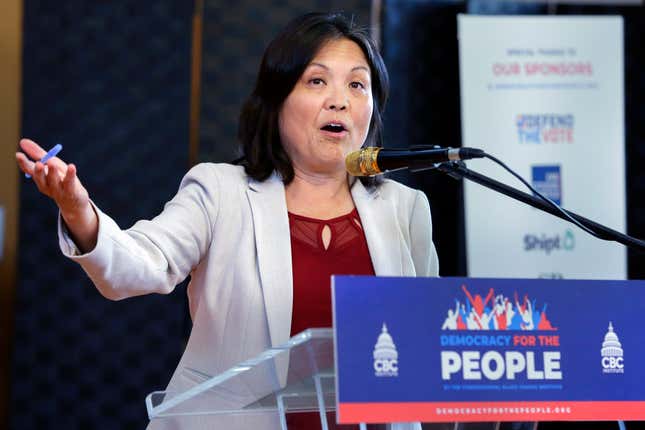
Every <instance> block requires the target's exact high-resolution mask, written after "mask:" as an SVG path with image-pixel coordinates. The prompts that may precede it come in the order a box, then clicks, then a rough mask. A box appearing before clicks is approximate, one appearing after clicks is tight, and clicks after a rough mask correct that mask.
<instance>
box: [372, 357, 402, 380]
mask: <svg viewBox="0 0 645 430" xmlns="http://www.w3.org/2000/svg"><path fill="white" fill-rule="evenodd" d="M374 370H375V371H376V374H377V375H378V376H396V375H398V373H399V361H398V360H396V359H393V360H388V359H380V360H374Z"/></svg>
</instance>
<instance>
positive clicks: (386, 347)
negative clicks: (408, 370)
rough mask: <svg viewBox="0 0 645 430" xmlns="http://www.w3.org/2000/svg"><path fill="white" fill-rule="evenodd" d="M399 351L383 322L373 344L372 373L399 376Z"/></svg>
mask: <svg viewBox="0 0 645 430" xmlns="http://www.w3.org/2000/svg"><path fill="white" fill-rule="evenodd" d="M398 359H399V353H398V352H397V351H396V345H394V341H393V340H392V336H390V333H388V332H387V326H386V325H385V323H383V328H382V329H381V334H380V335H379V337H378V340H377V341H376V345H374V374H375V375H376V376H379V377H388V376H399V361H398Z"/></svg>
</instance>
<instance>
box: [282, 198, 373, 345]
mask: <svg viewBox="0 0 645 430" xmlns="http://www.w3.org/2000/svg"><path fill="white" fill-rule="evenodd" d="M289 226H290V229H291V262H292V267H293V317H292V319H291V335H292V336H293V335H295V334H298V333H300V332H301V331H303V330H305V329H307V328H310V327H331V324H332V317H331V275H373V274H374V267H373V266H372V260H371V259H370V253H369V250H368V248H367V242H366V240H365V235H364V234H363V228H362V226H361V221H360V218H359V217H358V212H357V211H356V209H354V210H353V211H351V212H350V213H348V214H346V215H342V216H339V217H337V218H332V219H328V220H319V219H314V218H308V217H305V216H302V215H296V214H292V213H289ZM323 238H328V243H327V246H325V245H326V244H325V241H324V239H323Z"/></svg>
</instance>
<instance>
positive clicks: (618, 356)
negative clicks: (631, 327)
mask: <svg viewBox="0 0 645 430" xmlns="http://www.w3.org/2000/svg"><path fill="white" fill-rule="evenodd" d="M624 354H625V352H624V351H623V345H622V344H621V343H620V340H619V339H618V334H617V333H616V331H615V330H614V325H613V324H612V323H611V322H610V323H609V328H608V329H607V334H606V335H605V339H604V341H603V343H602V348H601V350H600V355H601V357H602V358H601V359H600V364H601V365H602V373H625V361H624V358H623V356H624Z"/></svg>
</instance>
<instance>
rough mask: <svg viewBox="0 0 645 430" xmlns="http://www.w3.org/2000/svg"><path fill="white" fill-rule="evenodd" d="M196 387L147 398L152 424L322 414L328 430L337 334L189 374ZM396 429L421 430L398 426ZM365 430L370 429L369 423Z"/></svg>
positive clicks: (315, 333) (300, 338)
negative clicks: (182, 419)
mask: <svg viewBox="0 0 645 430" xmlns="http://www.w3.org/2000/svg"><path fill="white" fill-rule="evenodd" d="M182 371H183V372H186V373H187V374H186V375H185V376H186V377H187V378H184V379H189V380H191V381H195V382H194V384H193V385H192V386H190V387H188V388H187V389H186V390H184V391H181V392H170V391H155V392H152V393H150V394H149V395H148V396H147V397H146V407H147V409H148V416H149V418H150V420H160V419H167V418H173V417H182V416H183V417H185V416H201V415H234V414H258V413H277V414H278V415H279V419H280V424H281V427H282V429H283V430H286V429H287V420H286V414H287V413H294V412H318V413H319V414H320V419H321V425H322V429H323V430H328V428H329V426H328V422H327V413H328V412H334V411H335V409H336V387H335V371H334V339H333V330H332V329H328V328H324V329H309V330H306V331H304V332H302V333H300V334H298V335H296V336H294V337H292V338H291V339H290V340H289V341H288V342H287V343H286V344H284V345H282V346H279V347H276V348H271V349H268V350H266V351H264V352H263V353H262V354H260V355H259V356H257V357H255V358H253V359H250V360H247V361H244V362H242V363H240V364H238V365H237V366H235V367H233V368H231V369H229V370H228V371H226V372H224V373H222V374H220V375H215V376H213V375H208V374H205V373H203V372H201V371H200V370H199V369H183V370H182ZM388 427H389V428H392V429H401V430H403V429H421V426H420V425H419V424H416V425H412V424H393V425H388ZM360 428H361V430H363V429H366V426H365V425H364V424H361V425H360ZM424 428H432V429H442V430H443V429H451V430H452V429H455V430H456V429H460V430H463V429H468V430H475V429H477V430H488V429H495V428H499V424H497V425H496V424H492V423H470V424H468V425H465V424H461V425H459V424H455V423H439V424H434V425H432V426H426V425H424Z"/></svg>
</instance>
